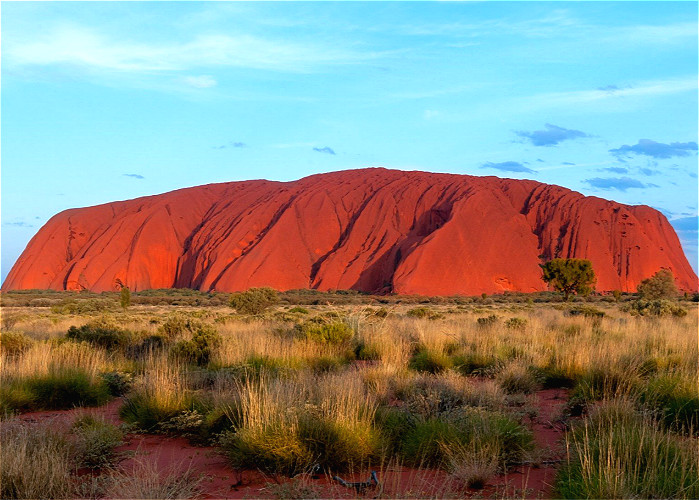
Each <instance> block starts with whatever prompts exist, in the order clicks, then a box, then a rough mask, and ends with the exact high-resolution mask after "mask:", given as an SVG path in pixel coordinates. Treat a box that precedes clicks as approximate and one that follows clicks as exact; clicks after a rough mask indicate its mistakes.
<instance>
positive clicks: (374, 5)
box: [0, 2, 698, 279]
mask: <svg viewBox="0 0 699 500" xmlns="http://www.w3.org/2000/svg"><path fill="white" fill-rule="evenodd" d="M1 8H2V35H1V36H2V88H1V91H2V94H1V98H2V103H1V104H2V130H1V140H2V153H1V156H2V157H1V160H2V172H1V180H2V187H1V190H2V193H1V194H2V202H1V205H2V206H1V208H2V212H1V213H2V226H1V231H2V233H1V235H2V260H1V266H0V268H1V273H2V279H4V278H5V276H6V275H7V273H8V272H9V269H10V267H11V266H12V264H13V263H14V261H15V260H16V258H17V257H18V256H19V254H20V253H21V251H22V250H23V249H24V247H25V245H26V243H27V242H28V241H29V239H30V238H31V237H32V236H33V235H34V234H35V233H36V231H38V229H39V228H40V227H41V225H42V224H44V223H45V222H46V221H47V220H48V219H49V218H50V217H51V216H52V215H54V214H55V213H57V212H59V211H61V210H64V209H66V208H72V207H79V206H88V205H94V204H98V203H104V202H108V201H113V200H121V199H128V198H134V197H138V196H143V195H148V194H155V193H161V192H165V191H169V190H172V189H177V188H181V187H185V186H192V185H198V184H206V183H211V182H226V181H235V180H244V179H254V178H267V179H274V180H292V179H297V178H300V177H303V176H306V175H310V174H314V173H319V172H327V171H334V170H342V169H349V168H361V167H367V166H384V167H388V168H397V169H403V170H427V171H435V172H453V173H460V174H471V175H499V176H502V177H510V178H519V179H524V178H526V179H535V180H538V181H542V182H546V183H552V184H558V185H562V186H565V187H568V188H571V189H574V190H576V191H579V192H582V193H583V194H586V195H594V196H599V197H603V198H608V199H613V200H616V201H619V202H622V203H628V204H646V205H650V206H653V207H655V208H658V209H660V210H662V211H663V213H665V214H666V215H667V217H668V218H669V219H670V220H671V221H672V223H673V225H674V226H675V228H676V229H677V230H678V234H679V235H680V237H681V239H682V242H683V245H684V248H685V251H686V253H687V254H688V256H689V257H690V261H691V262H692V264H693V266H694V268H695V269H696V268H697V191H698V189H697V185H698V184H697V121H698V117H697V107H698V102H697V94H698V91H697V57H698V54H697V3H696V2H582V3H578V2H569V3H564V2H560V3H559V2H512V3H510V2H473V3H471V2H468V3H458V2H415V3H407V2H406V3H404V2H368V3H363V2H352V3H350V2H340V3H333V2H317V3H312V2H311V3H303V2H285V3H272V2H270V3H245V2H235V3H233V2H209V3H199V2H172V3H170V2H94V3H93V2H55V3H53V2H3V3H2V6H1Z"/></svg>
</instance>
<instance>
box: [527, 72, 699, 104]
mask: <svg viewBox="0 0 699 500" xmlns="http://www.w3.org/2000/svg"><path fill="white" fill-rule="evenodd" d="M697 87H698V84H697V77H696V76H693V77H686V78H678V79H673V80H655V81H646V82H642V83H640V84H638V85H634V86H632V87H628V88H622V89H619V90H614V91H613V92H610V91H609V90H608V89H594V90H578V91H570V92H549V93H544V94H537V95H533V96H529V97H525V98H522V99H521V100H520V104H521V105H523V106H524V107H533V108H546V107H556V108H557V107H561V106H567V105H580V104H591V103H597V102H603V101H610V100H620V99H622V98H634V97H647V96H657V95H664V94H676V93H679V92H688V91H696V90H697Z"/></svg>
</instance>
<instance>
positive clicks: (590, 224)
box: [3, 168, 697, 295]
mask: <svg viewBox="0 0 699 500" xmlns="http://www.w3.org/2000/svg"><path fill="white" fill-rule="evenodd" d="M555 257H562V258H583V259H589V260H590V261H592V263H593V267H594V270H595V273H596V275H597V284H596V289H597V290H598V291H608V290H621V291H635V290H636V287H637V285H638V284H639V283H640V282H641V280H643V279H645V278H648V277H650V276H652V275H653V274H654V273H655V272H656V271H658V270H660V269H663V268H665V269H669V270H671V271H672V273H673V274H674V276H675V279H676V284H677V286H678V287H679V288H681V289H684V290H696V289H697V276H696V274H695V273H694V271H693V270H692V268H691V267H690V265H689V263H688V261H687V258H686V257H685V255H684V253H683V251H682V248H681V246H680V242H679V240H678V238H677V235H676V234H675V232H674V230H673V229H672V227H671V226H670V224H669V223H668V221H667V219H666V218H665V217H664V216H663V215H662V214H661V213H660V212H658V211H657V210H655V209H653V208H650V207H648V206H629V205H622V204H619V203H616V202H613V201H608V200H605V199H601V198H597V197H590V196H583V195H582V194H580V193H577V192H574V191H571V190H569V189H566V188H563V187H559V186H555V185H548V184H543V183H540V182H536V181H531V180H513V179H502V178H498V177H476V176H469V175H456V174H438V173H428V172H417V171H413V172H405V171H397V170H387V169H383V168H367V169H359V170H348V171H340V172H332V173H325V174H318V175H312V176H310V177H305V178H303V179H300V180H297V181H292V182H275V181H267V180H252V181H241V182H228V183H221V184H209V185H204V186H197V187H191V188H186V189H180V190H177V191H172V192H169V193H164V194H159V195H155V196H148V197H142V198H136V199H132V200H128V201H119V202H113V203H106V204H103V205H98V206H93V207H87V208H76V209H70V210H65V211H63V212H61V213H59V214H57V215H55V216H54V217H52V218H51V219H50V220H49V221H48V222H47V223H46V224H45V225H44V226H43V227H42V228H41V229H40V230H39V232H38V233H37V234H36V235H35V236H34V238H33V239H32V240H31V241H30V242H29V244H28V246H27V247H26V249H25V250H24V252H23V253H22V255H21V256H20V258H19V259H18V261H17V262H16V264H15V265H14V267H13V268H12V270H11V271H10V273H9V275H8V277H7V279H6V281H5V283H4V285H3V289H4V290H19V289H54V290H82V289H87V290H92V291H98V292H99V291H109V290H115V289H117V288H118V287H119V286H121V285H122V284H123V285H125V286H128V287H129V288H130V289H131V290H135V291H137V290H144V289H154V288H173V287H174V288H192V289H199V290H206V291H209V290H217V291H226V292H228V291H238V290H245V289H248V288H250V287H256V286H270V287H273V288H276V289H278V290H289V289H303V288H311V289H318V290H332V289H353V290H359V291H363V292H371V293H400V294H420V295H455V294H466V295H468V294H471V295H473V294H480V293H502V292H505V291H521V292H534V291H541V290H545V289H546V285H545V283H543V282H542V280H541V270H540V267H539V264H541V263H542V262H544V261H546V260H548V259H551V258H555Z"/></svg>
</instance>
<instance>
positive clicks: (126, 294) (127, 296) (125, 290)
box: [119, 286, 131, 309]
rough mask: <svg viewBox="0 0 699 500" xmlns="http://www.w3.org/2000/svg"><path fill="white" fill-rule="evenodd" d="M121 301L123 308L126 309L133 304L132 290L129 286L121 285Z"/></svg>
mask: <svg viewBox="0 0 699 500" xmlns="http://www.w3.org/2000/svg"><path fill="white" fill-rule="evenodd" d="M119 303H120V304H121V307H122V309H126V308H128V307H129V306H130V305H131V290H129V287H127V286H122V287H121V292H120V293H119Z"/></svg>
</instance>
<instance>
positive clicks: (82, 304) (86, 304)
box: [51, 299, 116, 314]
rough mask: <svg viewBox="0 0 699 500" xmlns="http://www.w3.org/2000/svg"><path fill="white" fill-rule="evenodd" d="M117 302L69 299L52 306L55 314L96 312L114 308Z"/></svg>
mask: <svg viewBox="0 0 699 500" xmlns="http://www.w3.org/2000/svg"><path fill="white" fill-rule="evenodd" d="M114 306H116V303H115V302H114V301H113V300H109V299H79V300H75V299H67V300H65V301H63V303H61V304H58V305H54V306H51V312H52V313H54V314H94V313H99V312H106V311H109V310H112V309H114Z"/></svg>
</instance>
